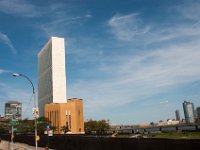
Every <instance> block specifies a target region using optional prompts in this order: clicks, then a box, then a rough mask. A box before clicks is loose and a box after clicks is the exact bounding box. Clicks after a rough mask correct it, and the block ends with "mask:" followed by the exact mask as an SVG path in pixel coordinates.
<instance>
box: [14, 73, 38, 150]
mask: <svg viewBox="0 0 200 150" xmlns="http://www.w3.org/2000/svg"><path fill="white" fill-rule="evenodd" d="M12 75H13V77H19V76H21V77H24V78H26V79H27V80H28V81H29V82H30V83H31V86H32V88H33V96H34V107H33V117H34V120H35V149H36V150H37V148H38V143H37V140H38V137H37V117H38V114H39V113H38V109H37V107H36V98H35V88H34V85H33V82H32V81H31V80H30V78H28V77H27V76H26V75H23V74H19V73H13V74H12Z"/></svg>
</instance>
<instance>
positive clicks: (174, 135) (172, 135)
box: [117, 132, 200, 139]
mask: <svg viewBox="0 0 200 150" xmlns="http://www.w3.org/2000/svg"><path fill="white" fill-rule="evenodd" d="M140 135H141V136H143V137H147V138H167V139H200V132H166V133H150V134H140ZM134 136H135V134H127V135H117V137H119V138H131V137H132V138H133V137H134Z"/></svg>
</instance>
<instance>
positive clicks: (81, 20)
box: [0, 0, 200, 124]
mask: <svg viewBox="0 0 200 150" xmlns="http://www.w3.org/2000/svg"><path fill="white" fill-rule="evenodd" d="M0 20H1V23H0V51H1V55H0V99H1V104H0V114H4V104H5V102H6V101H8V100H19V101H21V102H22V104H23V114H24V115H23V117H30V118H31V108H32V106H33V103H32V101H31V103H30V104H29V101H30V97H31V87H30V85H29V83H27V81H26V80H25V79H23V78H13V77H11V76H10V73H11V72H19V73H23V74H26V75H27V76H29V77H30V78H31V79H32V80H33V83H34V85H35V87H36V89H37V53H38V52H39V51H40V49H41V48H42V47H43V45H44V44H45V43H46V42H47V41H48V39H49V38H50V37H51V36H59V37H64V38H65V42H66V58H67V59H66V60H67V61H66V67H67V97H68V98H72V97H78V98H82V99H83V100H84V115H85V119H90V118H92V119H109V120H110V121H111V123H112V124H138V123H149V122H150V121H155V122H157V121H159V120H166V119H168V118H175V113H174V111H175V109H179V110H180V112H181V117H182V118H183V110H182V102H183V101H184V100H189V101H192V102H194V104H195V106H200V100H199V99H200V67H199V66H200V61H199V60H200V2H199V1H195V0H188V1H187V0H163V1H159V0H126V1H122V0H101V1H99V0H65V1H64V0H63V1H62V0H49V1H41V0H1V1H0Z"/></svg>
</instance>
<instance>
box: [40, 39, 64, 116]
mask: <svg viewBox="0 0 200 150" xmlns="http://www.w3.org/2000/svg"><path fill="white" fill-rule="evenodd" d="M66 99H67V98H66V73H65V44H64V38H58V37H51V38H50V40H49V41H48V42H47V43H46V44H45V46H44V47H43V48H42V49H41V50H40V52H39V53H38V105H39V114H40V116H44V106H45V104H49V103H66Z"/></svg>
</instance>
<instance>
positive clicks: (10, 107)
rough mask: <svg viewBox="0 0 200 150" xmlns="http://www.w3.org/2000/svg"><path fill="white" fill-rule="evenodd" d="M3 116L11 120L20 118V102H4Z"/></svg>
mask: <svg viewBox="0 0 200 150" xmlns="http://www.w3.org/2000/svg"><path fill="white" fill-rule="evenodd" d="M5 118H6V119H11V120H20V119H22V103H20V102H18V101H8V102H7V103H5Z"/></svg>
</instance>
